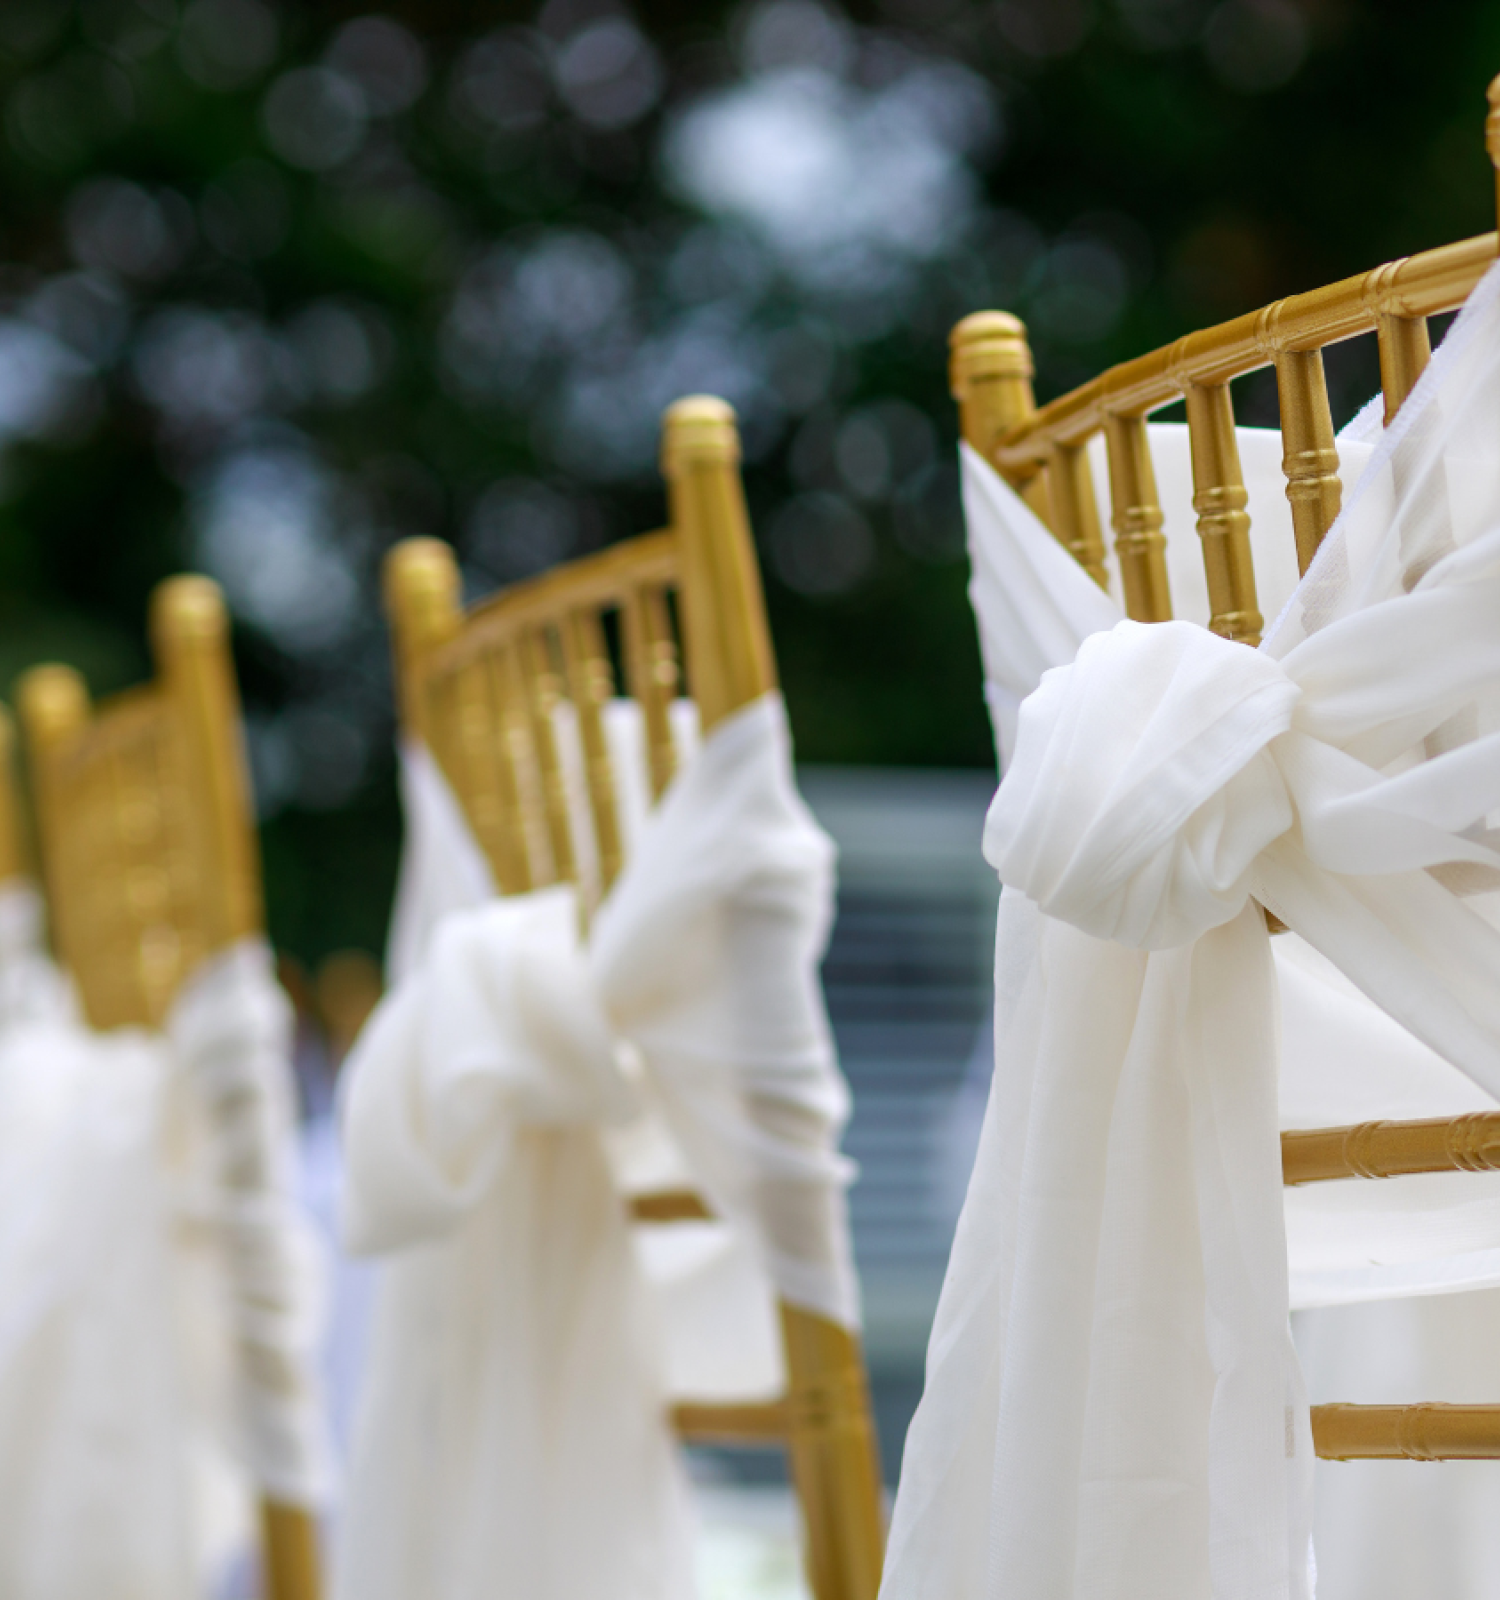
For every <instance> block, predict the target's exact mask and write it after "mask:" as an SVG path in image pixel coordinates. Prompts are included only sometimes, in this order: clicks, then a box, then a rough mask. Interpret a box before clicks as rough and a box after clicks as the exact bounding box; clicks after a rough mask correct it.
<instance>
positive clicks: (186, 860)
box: [18, 576, 319, 1600]
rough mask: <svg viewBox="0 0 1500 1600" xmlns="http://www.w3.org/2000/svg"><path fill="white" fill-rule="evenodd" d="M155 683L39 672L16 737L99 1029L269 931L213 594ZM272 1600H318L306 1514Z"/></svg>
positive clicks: (160, 656) (173, 631) (46, 863)
mask: <svg viewBox="0 0 1500 1600" xmlns="http://www.w3.org/2000/svg"><path fill="white" fill-rule="evenodd" d="M150 633H151V646H152V654H153V656H154V658H155V663H156V669H157V675H156V677H155V679H154V680H153V681H152V682H150V683H148V684H144V685H142V686H140V687H138V688H134V689H127V690H125V691H124V692H123V693H121V694H117V695H113V696H111V697H109V698H108V699H105V700H103V701H101V702H99V703H98V704H97V705H95V704H93V703H92V702H91V701H90V698H89V693H88V689H87V687H86V686H85V684H84V681H83V679H82V677H81V676H80V675H79V674H78V673H77V672H75V671H74V670H73V669H72V668H71V667H66V666H61V665H56V664H49V665H45V666H39V667H33V668H32V669H31V670H30V671H29V672H28V673H26V674H25V676H24V677H23V678H22V680H21V683H20V687H19V693H18V710H19V712H20V720H21V724H22V727H23V730H24V732H25V735H26V743H27V753H28V757H29V765H30V773H31V779H32V787H33V791H34V794H35V800H36V820H37V832H38V837H39V844H40V854H41V862H42V876H43V881H44V883H45V885H46V890H47V902H48V912H49V918H50V922H51V928H52V937H53V941H54V943H55V945H56V949H57V954H58V957H59V959H60V961H61V962H62V964H63V966H64V967H66V968H67V970H68V971H69V973H70V974H71V975H72V977H73V980H74V982H75V983H76V985H77V987H78V993H79V996H80V999H81V1001H82V1004H83V1009H84V1014H85V1016H86V1017H87V1018H88V1021H89V1023H90V1024H91V1025H92V1026H93V1027H95V1028H100V1029H105V1028H117V1027H125V1026H139V1027H157V1026H159V1025H160V1024H161V1023H162V1021H163V1019H164V1018H165V1017H166V1014H167V1012H168V1010H169V1009H170V1007H171V1004H172V1001H173V999H174V998H175V996H176V995H177V993H178V991H179V990H180V989H181V987H182V985H183V983H184V982H185V981H186V980H187V979H188V978H189V977H191V975H192V973H193V972H194V970H195V969H196V968H197V967H198V966H199V964H200V963H201V962H202V961H203V960H204V959H206V958H207V957H209V956H211V955H213V954H215V953H216V952H218V951H221V950H224V949H227V948H228V947H229V946H230V945H232V944H234V943H235V942H236V941H237V940H239V939H242V938H245V937H247V936H249V935H252V934H256V933H258V932H260V931H261V930H262V928H263V926H264V913H263V909H262V900H261V888H260V860H259V852H258V848H257V843H256V835H255V828H254V820H253V811H252V807H251V803H250V786H249V778H248V774H247V771H246V766H245V760H244V753H243V745H242V733H241V720H240V704H239V693H238V690H237V688H236V685H235V677H234V664H233V661H232V658H231V656H230V650H229V620H228V616H227V613H226V611H225V608H224V601H223V597H222V596H221V594H220V593H219V590H218V587H217V585H215V584H214V583H212V582H211V581H210V580H209V579H207V578H201V577H194V576H185V577H179V578H172V579H169V580H168V581H167V582H165V583H163V584H161V585H160V586H159V587H158V588H157V590H156V592H155V594H154V595H153V596H152V601H151V617H150ZM261 1538H262V1549H263V1553H264V1558H265V1560H264V1567H265V1584H266V1594H267V1596H268V1600H317V1597H318V1594H319V1577H318V1561H317V1530H316V1524H315V1521H314V1518H313V1517H312V1515H311V1514H310V1513H309V1512H308V1511H306V1510H305V1509H304V1508H302V1507H301V1506H293V1505H287V1504H282V1503H280V1502H277V1501H275V1500H273V1499H270V1498H269V1497H264V1498H263V1499H262V1502H261Z"/></svg>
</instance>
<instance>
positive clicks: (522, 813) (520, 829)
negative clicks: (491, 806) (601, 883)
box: [480, 646, 537, 894]
mask: <svg viewBox="0 0 1500 1600" xmlns="http://www.w3.org/2000/svg"><path fill="white" fill-rule="evenodd" d="M480 666H481V669H482V671H483V673H484V680H485V688H486V698H487V701H488V704H489V708H490V711H489V716H490V724H489V727H490V743H491V745H492V747H493V757H492V759H493V761H494V773H495V785H496V788H495V795H496V802H497V813H498V816H499V819H500V827H501V830H502V832H503V835H504V841H505V842H504V846H503V848H504V850H505V853H506V861H507V871H506V876H505V877H504V878H503V879H502V881H501V887H502V888H503V890H504V892H505V893H507V894H525V893H527V892H528V891H529V890H531V889H534V888H536V887H537V882H536V877H535V868H534V866H533V862H534V859H535V856H536V850H535V848H534V845H533V842H532V839H531V828H530V824H529V821H528V818H527V800H526V778H525V762H526V729H525V725H524V720H523V719H524V714H525V713H524V707H525V698H524V693H525V692H524V689H523V688H522V686H521V683H520V677H519V673H517V672H516V670H515V666H514V651H513V650H511V649H509V648H508V647H504V646H502V647H501V648H500V649H498V650H491V651H487V652H486V653H485V654H484V656H483V657H481V660H480Z"/></svg>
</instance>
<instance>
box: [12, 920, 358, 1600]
mask: <svg viewBox="0 0 1500 1600" xmlns="http://www.w3.org/2000/svg"><path fill="white" fill-rule="evenodd" d="M39 927H40V911H39V906H38V904H37V902H36V899H35V897H34V896H33V895H31V894H30V892H29V891H27V890H17V889H8V890H6V891H4V892H3V893H0V996H3V997H4V1000H5V1005H4V1011H3V1019H0V1217H3V1218H4V1224H3V1226H0V1308H3V1309H0V1592H3V1593H4V1594H6V1595H7V1596H14V1597H16V1600H95V1597H97V1596H99V1595H101V1594H124V1593H129V1594H150V1595H152V1596H153V1597H154V1600H174V1597H180V1600H190V1597H196V1596H198V1595H200V1594H201V1593H202V1592H203V1590H204V1586H205V1584H207V1583H208V1582H210V1581H211V1578H212V1575H213V1573H214V1572H215V1570H217V1568H218V1567H219V1566H220V1565H221V1563H222V1562H223V1560H224V1559H225V1558H226V1556H227V1555H228V1554H229V1553H230V1552H231V1551H232V1549H233V1548H234V1546H235V1545H236V1544H237V1543H238V1542H240V1541H242V1540H243V1538H244V1537H245V1535H246V1533H247V1532H248V1527H249V1515H248V1496H249V1494H250V1492H251V1491H252V1490H253V1488H254V1487H255V1486H257V1485H259V1486H262V1487H265V1488H266V1489H269V1490H270V1491H272V1492H274V1493H275V1494H277V1495H278V1496H279V1497H280V1498H282V1499H284V1500H289V1501H293V1502H297V1503H303V1504H313V1503H316V1502H317V1501H318V1500H319V1499H320V1498H321V1497H322V1496H323V1495H324V1494H325V1493H326V1491H327V1488H328V1484H327V1459H326V1452H325V1449H324V1444H323V1439H322V1432H321V1418H320V1414H319V1410H318V1405H317V1397H316V1395H315V1393H314V1391H313V1388H312V1385H311V1380H310V1379H309V1377H308V1372H309V1370H310V1366H311V1356H312V1351H313V1349H314V1347H315V1344H316V1339H317V1309H318V1306H317V1299H318V1297H317V1277H318V1266H319V1263H318V1262H317V1261H316V1259H315V1258H314V1257H313V1256H312V1255H311V1254H310V1253H309V1252H310V1250H311V1246H310V1245H309V1243H308V1238H307V1236H306V1234H305V1233H304V1232H303V1229H302V1225H301V1222H300V1219H299V1218H298V1217H297V1216H296V1215H295V1213H294V1212H293V1211H292V1209H291V1202H290V1200H289V1198H288V1196H289V1182H288V1180H287V1177H286V1174H285V1173H284V1170H283V1163H284V1161H285V1160H286V1158H287V1152H288V1150H289V1141H290V1133H291V1130H290V1104H289V1098H288V1082H289V1072H288V1066H287V1060H286V1054H285V1052H286V1048H287V1044H288V1017H287V1011H286V1004H285V1001H284V999H282V997H281V995H280V991H279V990H278V989H277V988H276V985H275V981H274V978H273V976H272V974H271V969H270V958H269V952H268V951H267V950H266V949H265V948H264V946H262V945H260V944H258V943H256V944H250V945H246V946H242V947H240V948H238V949H236V950H234V951H231V952H228V953H227V954H226V956H225V957H224V958H222V959H221V960H220V961H218V962H216V963H212V964H210V965H209V966H206V967H205V968H204V969H203V970H202V971H201V972H200V973H199V974H197V975H196V976H195V977H194V979H193V980H191V981H190V983H189V984H188V985H187V987H186V989H185V990H184V992H183V995H182V996H181V998H180V1000H179V1003H178V1005H177V1006H176V1007H175V1008H174V1011H173V1013H172V1015H171V1016H170V1017H169V1019H168V1023H167V1027H166V1030H165V1033H164V1034H162V1035H153V1034H149V1033H146V1032H144V1031H142V1030H139V1029H119V1030H116V1031H114V1032H111V1033H105V1034H97V1033H93V1032H91V1031H90V1030H89V1029H88V1028H87V1027H86V1026H84V1025H83V1023H82V1022H81V1020H80V1019H79V1017H78V1014H77V1009H76V1005H75V1003H74V1001H73V998H72V994H71V989H70V986H69V985H68V984H67V983H66V981H65V980H64V979H63V978H62V976H61V975H60V974H58V972H57V971H56V969H55V968H54V967H53V966H52V964H51V963H50V961H49V960H48V959H47V957H46V955H45V954H44V952H43V950H42V948H41V945H40V939H39ZM252 1174H253V1175H254V1178H255V1182H254V1183H253V1184H252V1183H249V1182H247V1179H248V1178H249V1177H250V1176H251V1175H252Z"/></svg>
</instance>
